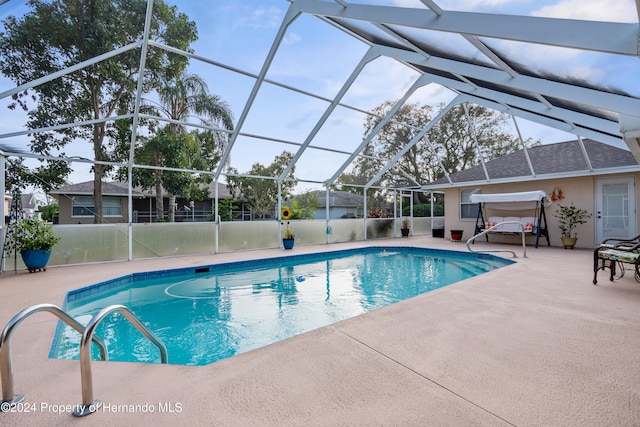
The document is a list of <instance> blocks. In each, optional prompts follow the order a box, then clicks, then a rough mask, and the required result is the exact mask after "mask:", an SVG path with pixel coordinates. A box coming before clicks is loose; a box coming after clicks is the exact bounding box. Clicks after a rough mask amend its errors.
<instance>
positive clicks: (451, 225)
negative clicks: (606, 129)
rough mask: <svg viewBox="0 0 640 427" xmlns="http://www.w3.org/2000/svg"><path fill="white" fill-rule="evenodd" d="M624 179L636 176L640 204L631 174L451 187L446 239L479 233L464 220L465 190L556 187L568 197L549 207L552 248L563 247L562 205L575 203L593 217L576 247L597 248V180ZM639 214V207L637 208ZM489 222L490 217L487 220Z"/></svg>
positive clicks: (497, 239) (447, 193) (639, 227)
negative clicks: (462, 201)
mask: <svg viewBox="0 0 640 427" xmlns="http://www.w3.org/2000/svg"><path fill="white" fill-rule="evenodd" d="M623 177H634V178H635V181H636V186H635V198H636V205H637V203H638V202H639V201H640V192H639V191H638V185H637V183H638V182H640V173H629V174H615V175H598V176H588V177H577V178H562V179H550V180H539V181H529V182H518V183H509V184H492V185H478V186H468V187H457V188H448V189H444V193H445V229H446V234H445V237H446V238H449V236H450V234H449V231H450V230H452V229H460V230H463V231H464V235H463V240H464V241H466V240H467V239H469V238H471V237H473V232H474V231H475V230H474V228H475V224H476V220H475V219H460V194H461V190H462V189H473V188H481V189H482V193H485V194H491V193H515V192H520V191H534V190H543V191H545V192H546V193H547V194H549V195H551V193H552V191H553V189H554V188H556V187H557V188H559V189H560V190H562V194H563V196H564V199H563V200H559V201H555V202H553V203H552V204H551V206H550V207H547V208H545V213H546V218H547V227H548V231H549V239H550V241H551V245H552V246H562V241H561V240H560V237H561V236H560V229H559V226H558V220H557V218H556V217H555V216H554V213H555V211H556V209H557V208H558V205H559V204H561V205H563V206H568V205H570V204H571V203H572V202H573V203H574V204H575V205H576V206H577V207H579V208H583V209H586V210H587V211H588V212H589V213H591V214H592V217H591V218H590V219H588V220H587V223H586V224H581V225H578V226H577V229H576V232H577V234H578V242H577V245H576V247H579V248H593V247H594V246H595V245H596V244H597V243H599V242H596V222H595V209H596V200H595V197H596V194H595V188H596V181H597V180H598V179H603V178H623ZM636 211H637V206H636ZM491 212H492V211H491V210H489V212H488V213H489V215H491ZM510 212H511V215H510V216H533V215H530V214H529V212H531V213H533V210H532V211H510ZM506 214H509V211H497V212H495V213H494V215H496V216H507V215H506ZM485 219H486V218H485ZM633 219H634V220H635V222H636V228H637V230H640V224H639V223H638V216H637V215H635V217H634V218H633ZM527 239H528V240H527V242H528V243H532V242H534V240H530V239H535V238H534V237H527ZM490 241H494V242H510V243H511V242H512V243H514V244H519V243H520V239H519V237H517V236H501V235H497V234H495V235H491V237H490ZM540 244H541V245H542V244H544V245H546V239H545V238H544V237H541V239H540Z"/></svg>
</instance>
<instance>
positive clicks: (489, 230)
mask: <svg viewBox="0 0 640 427" xmlns="http://www.w3.org/2000/svg"><path fill="white" fill-rule="evenodd" d="M503 224H517V225H519V226H520V232H521V234H522V257H523V258H526V257H527V244H526V240H525V234H524V233H525V231H524V224H522V223H521V222H519V221H503V222H499V223H497V224H495V225H493V226H491V227H489V228H487V229H485V230H483V231H481V232H480V233H478V234H476V235H475V236H473V237H471V238H470V239H469V240H467V249H468V250H469V252H510V253H512V254H513V257H514V258H518V255H517V254H516V253H515V252H514V251H511V250H509V249H496V250H482V251H474V250H473V249H471V246H470V245H471V243H472V242H473V241H474V240H475V239H477V238H478V237H480V236H484V235H485V234H487V233H490V232H492V231H494V230H495V229H496V228H497V227H499V226H500V225H503Z"/></svg>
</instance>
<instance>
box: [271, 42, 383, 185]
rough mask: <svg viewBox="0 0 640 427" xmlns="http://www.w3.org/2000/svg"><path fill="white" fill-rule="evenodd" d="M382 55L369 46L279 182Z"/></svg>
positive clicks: (378, 50)
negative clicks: (362, 73) (362, 75)
mask: <svg viewBox="0 0 640 427" xmlns="http://www.w3.org/2000/svg"><path fill="white" fill-rule="evenodd" d="M380 56H381V54H380V49H378V48H377V47H371V48H369V50H367V52H366V53H365V54H364V56H363V57H362V59H361V60H360V62H358V64H357V65H356V67H355V68H354V69H353V71H352V72H351V75H350V76H349V77H348V78H347V80H346V81H345V82H344V84H343V85H342V87H341V88H340V90H339V91H338V93H337V94H336V96H335V98H333V100H332V101H331V103H330V104H329V105H328V106H327V108H326V110H325V111H324V113H323V114H322V116H321V117H320V119H319V120H318V122H317V123H316V124H315V126H314V127H313V129H312V130H311V132H309V135H307V138H306V139H305V141H304V143H303V144H302V146H301V147H300V148H299V149H298V151H297V152H296V154H295V155H294V156H293V158H292V159H291V162H289V164H288V165H287V167H286V168H285V169H284V170H283V171H282V174H280V177H279V178H278V182H282V181H283V180H284V179H285V178H286V177H287V175H288V174H289V172H291V169H293V167H294V166H295V164H296V163H297V162H298V160H299V159H300V157H301V156H302V154H303V153H304V151H305V150H306V149H307V147H309V145H310V144H311V142H312V141H313V138H315V136H316V135H317V134H318V132H319V131H320V129H322V126H323V125H324V124H325V123H326V121H327V120H328V119H329V117H330V116H331V113H333V111H334V110H335V109H336V107H337V106H338V105H339V103H340V100H341V99H342V98H344V96H345V95H346V93H347V91H348V90H349V88H350V87H351V86H352V85H353V83H354V82H355V81H356V79H357V78H358V76H359V75H360V73H361V72H362V70H364V67H365V66H366V65H367V64H368V63H370V62H371V61H373V60H375V59H376V58H379V57H380Z"/></svg>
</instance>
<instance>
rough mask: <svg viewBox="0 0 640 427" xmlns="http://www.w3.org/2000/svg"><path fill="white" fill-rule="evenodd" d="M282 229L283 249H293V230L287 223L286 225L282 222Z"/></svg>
mask: <svg viewBox="0 0 640 427" xmlns="http://www.w3.org/2000/svg"><path fill="white" fill-rule="evenodd" d="M282 225H284V228H283V229H282V246H284V248H285V249H293V244H294V243H295V238H296V236H295V234H293V228H291V227H290V226H289V221H287V222H286V224H285V223H284V222H283V223H282Z"/></svg>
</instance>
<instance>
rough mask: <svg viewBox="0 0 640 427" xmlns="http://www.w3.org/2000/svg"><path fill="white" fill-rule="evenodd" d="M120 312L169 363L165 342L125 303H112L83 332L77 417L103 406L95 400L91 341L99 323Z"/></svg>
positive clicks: (163, 359) (161, 360)
mask: <svg viewBox="0 0 640 427" xmlns="http://www.w3.org/2000/svg"><path fill="white" fill-rule="evenodd" d="M114 312H120V314H122V316H124V318H125V319H127V320H128V321H129V322H130V323H131V324H132V325H133V326H135V327H136V328H137V329H138V331H140V332H141V333H142V334H143V335H144V336H145V337H147V338H148V339H149V341H151V342H152V343H153V344H155V346H156V347H158V350H160V362H161V363H168V362H169V358H168V356H167V348H166V347H165V345H164V343H163V342H162V341H160V338H158V337H157V336H156V335H155V334H154V333H153V332H151V331H150V330H149V329H148V328H147V327H146V326H144V324H142V322H140V320H138V318H137V317H136V315H135V314H133V312H132V311H131V310H129V309H128V308H127V307H125V306H124V305H119V304H116V305H110V306H109V307H106V308H103V309H102V310H100V311H99V312H98V313H97V314H96V315H95V316H93V318H92V319H91V320H89V323H87V327H86V328H85V330H84V333H83V334H82V341H80V376H81V381H82V404H81V405H80V406H79V408H78V409H77V410H76V411H74V412H73V415H74V416H76V417H84V416H85V415H90V414H92V413H94V412H96V411H97V410H98V409H100V407H101V406H102V402H101V401H99V400H95V401H94V400H93V375H92V374H91V351H90V348H89V343H90V342H91V340H92V338H93V334H94V332H95V329H96V328H97V327H98V324H99V323H100V322H101V321H102V319H104V318H105V317H106V316H108V315H109V314H111V313H114Z"/></svg>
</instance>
